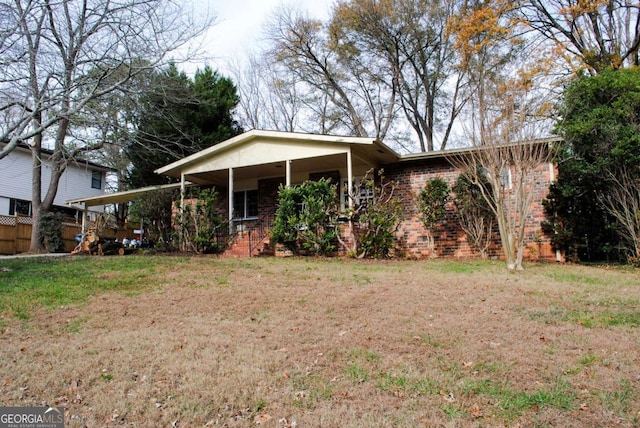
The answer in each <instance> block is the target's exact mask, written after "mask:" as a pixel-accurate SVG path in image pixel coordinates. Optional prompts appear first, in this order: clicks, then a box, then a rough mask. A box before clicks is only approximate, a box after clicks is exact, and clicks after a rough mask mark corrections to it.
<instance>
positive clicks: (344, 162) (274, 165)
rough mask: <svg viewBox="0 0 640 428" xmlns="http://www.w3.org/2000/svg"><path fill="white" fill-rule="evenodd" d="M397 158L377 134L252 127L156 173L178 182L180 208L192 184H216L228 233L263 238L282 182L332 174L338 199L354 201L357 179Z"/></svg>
mask: <svg viewBox="0 0 640 428" xmlns="http://www.w3.org/2000/svg"><path fill="white" fill-rule="evenodd" d="M398 159H399V155H398V154H396V153H395V152H394V151H393V150H391V149H390V148H388V147H387V146H385V145H384V144H382V143H381V142H380V141H378V140H376V139H373V138H359V137H338V136H327V135H314V134H301V133H288V132H278V131H259V130H253V131H249V132H246V133H243V134H241V135H238V136H236V137H234V138H232V139H230V140H227V141H225V142H222V143H220V144H218V145H215V146H212V147H210V148H208V149H205V150H203V151H201V152H198V153H195V154H193V155H191V156H189V157H186V158H184V159H181V160H179V161H177V162H174V163H172V164H169V165H167V166H165V167H163V168H160V169H158V170H156V173H158V174H163V175H167V176H170V177H173V178H176V179H179V180H180V183H181V189H182V192H181V194H182V198H181V203H180V206H181V208H182V209H184V206H185V200H184V195H185V192H184V190H185V188H186V186H187V185H188V184H189V183H194V184H196V185H200V186H213V187H215V188H216V190H217V191H218V194H219V198H220V211H221V212H220V215H222V216H223V217H224V218H226V219H228V222H229V229H230V230H229V231H230V233H232V234H236V233H239V234H245V233H246V234H247V235H249V236H251V234H252V233H254V236H258V239H259V237H261V236H265V235H266V232H267V231H268V229H269V227H270V224H271V221H272V220H273V217H274V215H275V211H276V208H277V202H278V189H279V187H280V186H281V185H282V186H294V185H296V184H300V183H302V182H304V181H306V180H318V179H321V178H330V179H331V181H332V182H334V183H338V184H339V188H340V192H341V194H340V196H341V198H340V200H341V201H342V204H345V205H347V206H348V204H350V203H352V200H351V199H350V198H348V197H347V195H348V194H350V193H351V192H352V186H353V185H354V183H355V182H356V180H357V178H358V177H361V176H363V175H364V174H365V173H366V172H367V171H368V170H370V169H372V168H379V167H380V166H382V165H385V164H390V163H394V162H397V160H398ZM343 208H344V207H343ZM249 247H251V244H250V245H249ZM251 252H252V249H251V248H249V254H250V253H251Z"/></svg>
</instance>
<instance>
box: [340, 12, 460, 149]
mask: <svg viewBox="0 0 640 428" xmlns="http://www.w3.org/2000/svg"><path fill="white" fill-rule="evenodd" d="M454 4H455V2H452V1H436V2H424V1H419V0H409V1H388V2H374V3H372V2H370V1H368V0H350V1H345V2H341V3H339V4H338V5H337V6H336V8H335V9H334V13H333V18H332V21H331V25H330V34H331V37H332V45H333V46H335V49H336V51H337V52H338V53H339V54H340V55H341V57H343V58H359V60H360V61H362V62H363V63H364V64H367V65H368V66H369V67H370V64H372V63H375V62H376V61H380V60H382V61H383V62H384V64H385V67H384V69H383V70H384V72H386V73H387V77H386V79H387V80H389V81H390V82H392V83H393V85H390V87H389V90H391V91H394V92H397V93H398V103H399V106H400V107H401V110H402V112H403V113H404V116H405V119H406V120H407V122H408V124H409V125H410V126H411V128H412V129H413V130H414V133H415V135H416V136H417V138H418V141H419V146H420V151H423V152H424V151H433V150H434V149H435V148H436V145H435V139H436V133H437V131H441V132H439V134H440V136H441V138H440V141H439V147H438V148H439V149H440V150H444V149H445V148H446V146H447V141H448V139H449V136H450V134H451V130H452V128H453V124H454V122H455V120H456V118H457V116H458V114H459V113H460V109H461V107H462V106H463V105H464V99H463V98H462V97H461V94H460V87H461V85H462V75H463V73H462V69H460V68H455V67H454V66H455V58H456V52H455V50H454V49H453V37H452V34H451V32H449V31H448V29H447V23H448V21H449V19H450V17H451V14H452V13H453V11H454ZM447 87H449V88H450V89H447ZM440 122H442V123H443V126H440Z"/></svg>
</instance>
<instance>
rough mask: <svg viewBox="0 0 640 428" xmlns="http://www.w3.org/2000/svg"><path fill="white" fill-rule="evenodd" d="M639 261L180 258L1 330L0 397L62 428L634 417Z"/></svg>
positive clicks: (573, 423) (639, 362) (566, 423)
mask: <svg viewBox="0 0 640 428" xmlns="http://www.w3.org/2000/svg"><path fill="white" fill-rule="evenodd" d="M637 278H638V276H637V272H634V271H629V270H622V269H605V268H592V267H576V266H553V265H534V266H530V267H529V269H528V270H527V271H526V272H525V273H523V274H510V273H508V272H506V271H505V270H504V268H503V265H502V264H500V263H491V262H466V263H465V262H446V261H444V262H443V261H424V262H404V261H390V262H362V261H349V260H310V259H286V260H281V259H247V260H218V259H215V258H191V259H185V260H184V261H183V262H182V263H180V264H175V263H174V264H172V266H171V267H167V268H165V269H163V268H158V267H157V266H156V268H155V273H154V277H153V278H147V279H145V278H142V279H141V281H149V284H148V286H147V287H145V288H144V291H142V292H141V293H140V294H138V295H124V294H122V293H110V294H102V295H98V296H95V297H93V298H91V299H90V301H89V302H88V303H86V304H82V305H74V306H69V307H63V308H56V309H41V310H39V311H38V312H37V313H36V314H35V315H33V316H32V317H31V318H30V320H29V321H26V322H25V321H20V320H13V321H10V322H8V323H6V324H5V326H4V330H3V332H2V341H1V345H0V358H1V361H2V366H1V367H0V400H1V401H2V404H3V405H12V406H31V405H54V404H55V405H61V406H66V409H67V410H66V424H67V425H66V426H69V427H83V426H88V427H94V426H111V425H131V426H145V427H146V426H149V427H152V426H153V427H156V426H181V427H183V426H184V427H186V426H228V427H248V426H265V427H293V426H299V427H307V426H325V427H362V426H398V427H415V426H509V427H514V426H521V427H525V426H563V427H584V426H593V427H595V426H623V427H631V426H638V424H640V405H639V404H638V403H639V402H640V399H639V398H640V396H639V391H640V357H639V353H638V349H640V333H639V331H640V330H639V327H640V303H639V302H640V284H639V283H640V281H639V280H638V279H637Z"/></svg>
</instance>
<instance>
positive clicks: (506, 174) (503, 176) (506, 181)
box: [500, 166, 513, 190]
mask: <svg viewBox="0 0 640 428" xmlns="http://www.w3.org/2000/svg"><path fill="white" fill-rule="evenodd" d="M500 186H501V187H502V189H504V190H509V189H511V187H513V183H512V182H511V167H510V166H507V167H504V168H502V169H501V170H500Z"/></svg>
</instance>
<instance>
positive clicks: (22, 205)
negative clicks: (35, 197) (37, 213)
mask: <svg viewBox="0 0 640 428" xmlns="http://www.w3.org/2000/svg"><path fill="white" fill-rule="evenodd" d="M16 214H17V215H26V216H30V215H31V202H30V201H25V200H22V199H14V198H11V199H9V215H16Z"/></svg>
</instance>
